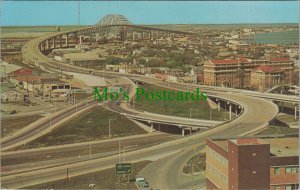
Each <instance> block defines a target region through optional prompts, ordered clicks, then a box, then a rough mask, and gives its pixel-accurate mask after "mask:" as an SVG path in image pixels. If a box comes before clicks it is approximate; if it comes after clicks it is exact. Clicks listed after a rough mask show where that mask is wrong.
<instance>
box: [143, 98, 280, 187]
mask: <svg viewBox="0 0 300 190" xmlns="http://www.w3.org/2000/svg"><path fill="white" fill-rule="evenodd" d="M235 98H236V97H235ZM254 100H255V99H253V98H250V99H249V98H244V99H243V101H244V103H245V104H249V103H252V104H250V105H251V107H250V108H249V107H248V106H246V105H244V106H245V110H244V111H245V112H246V113H245V114H244V115H242V116H241V117H240V118H238V119H237V120H243V122H240V121H234V122H238V126H236V125H234V123H230V125H234V126H233V127H231V128H229V129H228V130H227V131H226V133H225V131H224V132H220V133H215V134H214V135H211V136H210V138H229V137H234V136H238V132H239V133H240V134H245V133H247V132H249V131H251V130H252V128H253V127H254V128H255V127H257V126H259V125H262V124H264V123H265V121H266V120H265V119H264V118H263V117H259V118H260V119H258V120H259V121H256V122H253V121H252V119H251V118H257V116H259V115H263V114H264V113H265V111H264V110H263V109H258V108H261V106H262V105H263V106H267V107H268V106H274V104H273V103H271V102H268V101H263V102H258V103H255V101H254ZM249 101H250V102H249ZM255 109H258V110H257V111H256V112H255V111H254V110H255ZM275 110H276V109H275ZM275 114H276V111H273V112H272V111H271V112H270V113H269V114H267V116H266V117H269V118H272V117H273V116H274V115H275ZM199 136H200V135H199ZM194 142H195V140H193V141H191V143H187V144H189V145H188V146H189V147H192V146H194V145H193V143H194ZM204 143H205V141H204V139H201V138H199V144H198V145H202V144H203V145H204ZM197 149H198V150H199V146H198V147H197ZM193 154H194V153H193V150H192V149H191V150H190V151H188V150H187V151H183V152H181V153H179V154H175V155H172V156H170V157H167V158H163V159H161V160H159V161H155V162H153V163H152V164H150V165H149V166H148V167H147V168H145V170H143V171H142V172H141V175H143V176H144V177H146V178H147V179H149V182H150V184H151V186H152V187H154V188H159V189H180V188H187V187H188V186H187V185H189V186H190V185H192V184H193V182H192V181H189V179H188V178H186V176H185V175H183V174H182V166H183V165H184V164H185V163H186V162H187V161H188V159H189V158H190V157H191V156H192V155H193ZM157 168H159V170H157Z"/></svg>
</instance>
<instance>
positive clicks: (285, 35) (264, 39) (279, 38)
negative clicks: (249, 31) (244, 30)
mask: <svg viewBox="0 0 300 190" xmlns="http://www.w3.org/2000/svg"><path fill="white" fill-rule="evenodd" d="M246 41H247V42H248V43H254V41H253V36H251V37H250V36H249V37H248V39H247V40H246ZM255 42H256V43H257V44H278V45H292V44H299V31H285V32H267V33H261V34H256V40H255Z"/></svg>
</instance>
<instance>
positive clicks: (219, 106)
mask: <svg viewBox="0 0 300 190" xmlns="http://www.w3.org/2000/svg"><path fill="white" fill-rule="evenodd" d="M216 101H217V102H218V111H220V110H221V105H220V100H219V99H216Z"/></svg>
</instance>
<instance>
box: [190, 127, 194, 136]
mask: <svg viewBox="0 0 300 190" xmlns="http://www.w3.org/2000/svg"><path fill="white" fill-rule="evenodd" d="M192 132H193V128H192V127H191V128H190V135H191V134H192Z"/></svg>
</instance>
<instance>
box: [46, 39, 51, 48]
mask: <svg viewBox="0 0 300 190" xmlns="http://www.w3.org/2000/svg"><path fill="white" fill-rule="evenodd" d="M46 48H47V50H49V49H50V42H49V39H48V40H46Z"/></svg>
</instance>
